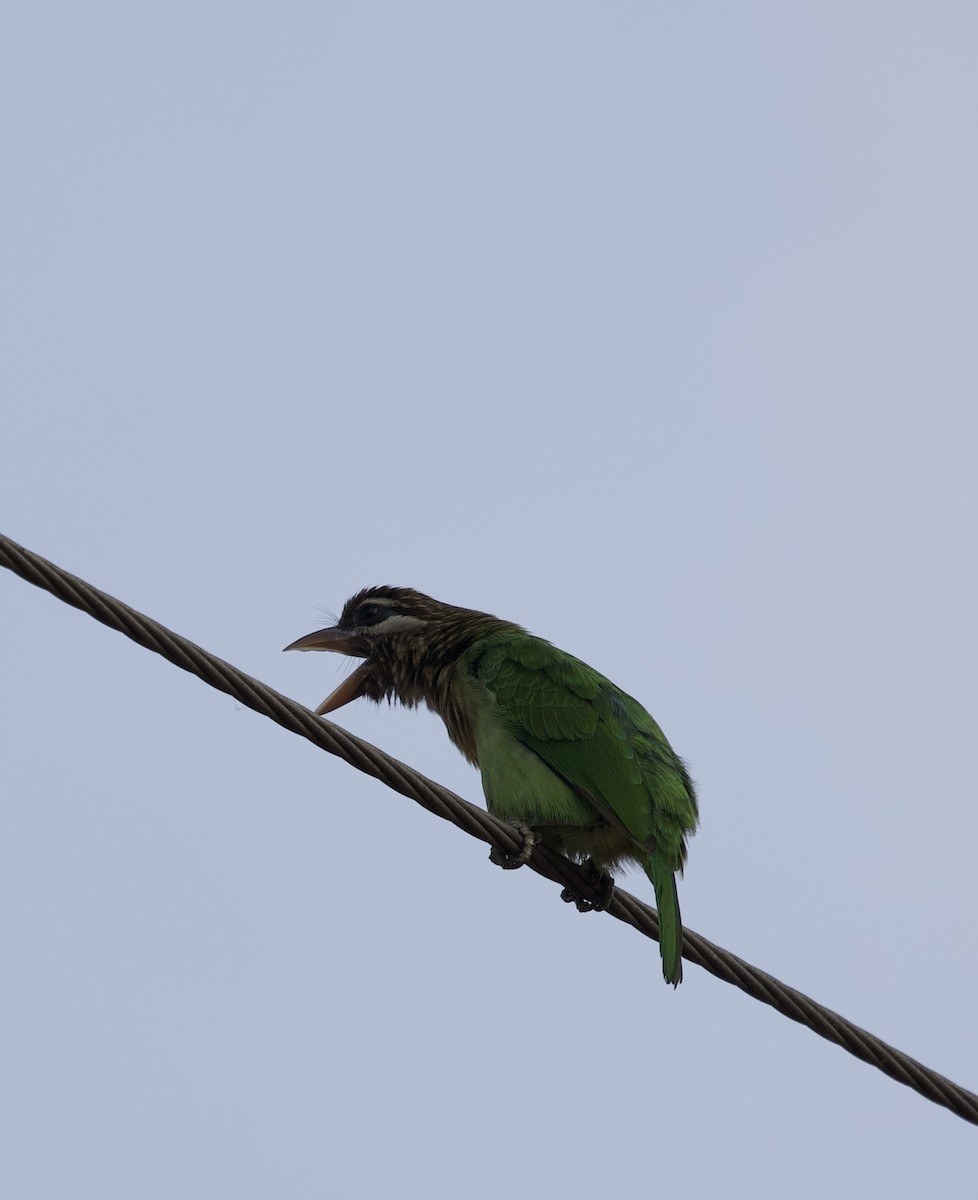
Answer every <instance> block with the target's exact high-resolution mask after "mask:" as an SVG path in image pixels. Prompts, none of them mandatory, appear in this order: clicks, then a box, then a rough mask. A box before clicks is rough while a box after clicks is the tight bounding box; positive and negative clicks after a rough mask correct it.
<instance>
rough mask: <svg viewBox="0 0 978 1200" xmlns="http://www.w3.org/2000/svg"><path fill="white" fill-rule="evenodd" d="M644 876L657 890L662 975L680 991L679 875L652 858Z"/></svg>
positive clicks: (681, 942) (681, 963)
mask: <svg viewBox="0 0 978 1200" xmlns="http://www.w3.org/2000/svg"><path fill="white" fill-rule="evenodd" d="M645 873H646V874H647V875H648V877H649V879H651V880H652V886H653V887H654V888H655V903H656V907H657V908H658V910H659V950H660V952H661V954H662V974H663V976H664V978H665V981H666V983H671V984H672V986H673V987H677V986H678V985H679V983H680V982H681V980H682V977H683V922H682V917H681V916H680V915H679V892H678V891H677V889H676V875H675V872H674V871H672V870H670V869H669V867H667V866H666V864H665V863H664V862H663V861H662V860H661V859H660V858H658V857H657V856H656V855H653V856H652V858H651V859H649V860H648V862H647V863H646V864H645Z"/></svg>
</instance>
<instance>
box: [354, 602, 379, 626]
mask: <svg viewBox="0 0 978 1200" xmlns="http://www.w3.org/2000/svg"><path fill="white" fill-rule="evenodd" d="M383 615H384V610H383V608H382V607H381V606H380V605H379V604H361V605H360V607H359V608H358V609H357V624H358V625H361V626H362V625H376V624H377V622H378V621H379V620H380V619H381V617H382V616H383Z"/></svg>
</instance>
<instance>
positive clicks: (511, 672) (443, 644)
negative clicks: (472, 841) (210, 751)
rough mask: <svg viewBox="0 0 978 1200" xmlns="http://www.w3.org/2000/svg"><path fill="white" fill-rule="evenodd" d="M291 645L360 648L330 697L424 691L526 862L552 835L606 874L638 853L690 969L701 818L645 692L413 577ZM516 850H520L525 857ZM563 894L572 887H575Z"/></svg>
mask: <svg viewBox="0 0 978 1200" xmlns="http://www.w3.org/2000/svg"><path fill="white" fill-rule="evenodd" d="M285 649H286V650H328V651H333V652H335V653H339V654H344V655H347V656H351V657H354V658H359V659H362V660H363V661H362V663H361V664H360V665H359V666H357V667H356V669H355V670H354V671H353V672H352V674H350V675H349V676H347V678H345V679H344V680H343V682H342V683H341V684H340V685H339V686H338V687H337V688H336V689H335V691H333V692H332V693H331V694H330V695H329V696H328V697H327V698H326V699H325V700H324V701H323V702H322V704H320V705H319V707H318V708H317V709H316V710H315V712H316V715H317V716H325V715H326V714H328V713H332V712H335V711H336V710H337V709H338V708H342V707H343V705H345V704H349V703H350V702H351V701H353V700H356V699H358V698H360V697H366V698H367V699H369V700H372V701H374V702H376V703H380V702H381V701H383V700H387V701H388V702H393V701H395V700H396V701H398V702H399V703H401V704H403V705H406V706H407V707H409V708H413V707H415V706H417V705H420V704H425V705H427V707H428V708H429V709H431V710H432V711H433V712H435V713H436V714H437V715H438V716H439V717H440V718H441V719H442V721H443V722H444V724H445V726H446V728H447V730H448V736H449V738H450V739H451V741H452V742H453V743H454V745H455V746H456V747H457V748H458V749H459V750H460V751H461V752H462V754H463V755H464V756H465V757H466V758H467V759H468V760H469V762H471V763H472V764H473V765H475V766H476V767H477V768H478V769H479V771H480V772H481V775H482V785H483V790H484V792H485V797H486V804H487V807H488V809H489V811H490V812H491V813H492V814H493V815H494V816H496V817H499V818H500V819H502V820H506V821H510V822H512V823H513V824H514V825H515V826H516V827H517V828H518V829H519V830H520V831H521V832H522V833H523V834H524V853H523V855H520V856H518V861H509V862H507V861H502V860H503V859H505V857H506V856H501V855H499V852H496V854H495V856H494V861H496V862H500V864H501V865H503V866H518V865H520V863H521V862H522V861H524V860H525V858H526V857H527V856H528V855H529V854H531V853H532V846H533V844H534V843H535V842H537V841H543V842H544V843H545V844H546V845H548V846H552V847H553V848H554V849H556V850H558V851H559V852H560V853H563V854H566V855H568V856H569V857H571V858H572V859H574V860H575V861H577V862H583V863H584V864H585V866H586V867H588V868H589V869H590V870H591V871H592V872H593V874H594V876H596V877H598V878H600V879H602V880H604V881H605V882H606V883H607V885H608V888H609V890H608V891H607V892H606V893H605V895H604V899H603V901H601V902H599V903H597V904H594V903H591V904H588V903H587V902H579V903H578V907H579V908H585V907H606V905H607V902H608V900H610V895H611V889H613V883H612V880H611V876H610V875H608V874H607V872H608V871H615V870H618V869H620V868H623V867H629V866H635V865H637V866H639V867H641V869H642V870H644V871H645V873H646V875H647V876H648V877H649V879H650V880H651V883H652V886H653V888H654V889H655V898H656V906H657V908H658V912H659V945H660V953H661V957H662V974H663V977H664V978H665V980H666V982H667V983H670V984H672V985H673V986H677V985H678V984H679V982H680V980H681V979H682V948H683V931H682V918H681V915H680V910H679V895H678V891H677V886H676V875H677V874H682V871H683V868H684V866H685V863H686V853H687V849H686V836H687V834H691V833H693V832H694V830H695V829H696V826H697V824H698V820H699V813H698V807H697V799H696V792H695V788H694V785H693V782H692V780H691V779H690V776H689V772H688V771H687V769H686V765H685V763H684V762H683V760H682V759H681V758H680V757H679V756H678V755H677V754H676V753H675V751H674V750H673V749H672V747H671V746H670V744H669V742H668V741H667V740H666V737H665V734H663V732H662V730H661V729H660V728H659V726H658V724H657V723H656V722H655V721H654V720H653V718H652V717H651V716H650V715H649V713H648V712H646V710H645V709H644V708H643V707H642V705H641V704H639V702H638V701H637V700H635V699H633V698H632V697H631V696H629V695H627V694H626V693H625V692H624V691H622V690H621V688H619V687H617V686H616V685H615V684H614V683H612V682H611V680H610V679H607V678H605V676H603V675H601V674H600V673H599V672H598V671H596V670H594V668H592V667H589V666H588V665H587V664H586V663H584V662H582V661H581V660H580V659H578V658H575V657H573V655H571V654H568V653H566V652H565V651H563V650H560V649H558V648H557V647H556V646H554V645H552V644H551V643H550V642H547V641H545V640H544V639H543V638H540V637H536V636H534V635H533V634H531V633H529V632H527V630H526V629H524V628H523V627H522V626H520V625H517V624H515V623H514V622H512V621H504V620H500V619H499V618H498V617H494V616H492V615H491V614H489V613H485V612H479V611H476V610H475V609H469V608H461V607H458V606H456V605H454V604H445V603H443V602H441V601H439V600H435V599H433V598H432V597H431V596H426V595H424V594H423V593H421V592H417V591H415V590H414V589H412V588H405V587H390V586H381V587H370V588H364V589H363V590H362V591H359V592H357V593H356V595H354V596H352V597H351V598H350V599H349V600H347V602H346V604H345V605H344V606H343V611H342V613H341V615H340V618H339V620H338V621H337V622H336V624H335V625H333V626H331V627H329V628H326V629H319V630H317V631H315V632H313V633H310V634H307V635H306V636H304V637H301V638H299V639H297V640H296V641H294V642H292V643H291V644H290V645H288V646H286V647H285ZM514 857H516V856H514ZM572 898H573V897H572V896H569V895H566V894H565V899H572Z"/></svg>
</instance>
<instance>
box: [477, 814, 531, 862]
mask: <svg viewBox="0 0 978 1200" xmlns="http://www.w3.org/2000/svg"><path fill="white" fill-rule="evenodd" d="M507 824H509V825H512V826H513V828H514V829H515V830H516V831H517V833H519V835H520V836H521V837H522V838H523V849H522V850H521V851H520V852H519V854H507V853H506V851H505V850H500V849H499V848H498V847H497V846H493V848H492V849H491V850H490V851H489V861H490V862H491V863H494V864H495V865H496V866H497V867H502V868H503V870H504V871H515V870H516V868H517V867H522V866H523V864H524V863H525V862H529V860H530V855H531V854H532V853H533V847H534V846H535V845H536V844H537V842H538V841H539V840H540V838H539V837H538V836H537V834H535V833H534V832H533V830H532V829H531V828H530V827H529V825H527V823H526V822H525V821H519V820H517V819H516V818H514V819H513V820H512V821H508V822H507Z"/></svg>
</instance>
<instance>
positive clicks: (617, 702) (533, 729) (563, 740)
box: [472, 633, 696, 870]
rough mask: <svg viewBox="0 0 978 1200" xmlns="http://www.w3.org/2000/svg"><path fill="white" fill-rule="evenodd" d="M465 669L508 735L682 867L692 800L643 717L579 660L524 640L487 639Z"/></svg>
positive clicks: (682, 774) (681, 770)
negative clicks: (490, 699)
mask: <svg viewBox="0 0 978 1200" xmlns="http://www.w3.org/2000/svg"><path fill="white" fill-rule="evenodd" d="M479 651H480V653H479V655H478V658H477V659H476V660H475V662H474V663H473V664H472V666H473V673H474V674H475V676H476V678H477V679H478V680H479V681H480V682H481V683H482V684H483V685H484V686H485V687H486V688H487V689H488V690H489V692H490V693H491V694H492V696H493V698H494V699H495V701H496V704H497V706H498V708H499V710H500V712H501V714H502V715H503V716H504V718H505V719H506V721H507V722H508V723H509V726H510V730H511V732H512V734H513V735H514V736H515V737H516V738H517V739H518V740H519V741H520V742H522V743H523V745H525V746H526V747H527V748H528V749H530V750H532V751H533V752H534V754H536V755H538V756H539V757H540V758H541V759H542V760H543V761H544V762H545V763H546V764H547V766H548V767H550V769H551V770H552V771H554V772H555V773H556V774H558V775H560V776H561V778H563V779H564V780H565V781H566V782H567V783H568V784H569V785H570V786H571V787H572V788H573V789H574V790H575V791H576V792H578V794H581V793H584V794H585V796H586V798H587V799H588V801H589V802H590V803H591V804H593V805H594V808H595V811H596V813H597V815H599V816H600V817H602V818H604V819H605V820H606V821H608V822H609V823H610V824H613V825H615V826H616V827H618V828H619V829H621V830H622V831H623V832H625V833H627V835H628V836H629V837H630V838H631V839H632V840H633V841H634V842H635V843H636V855H635V857H636V858H640V857H641V855H642V852H645V853H648V852H650V851H653V850H657V851H658V852H659V853H660V854H661V855H662V856H663V858H664V859H665V860H666V861H667V862H668V863H669V864H670V867H671V869H672V870H679V869H681V867H682V865H683V863H684V862H685V857H686V851H685V834H686V832H687V831H691V830H692V829H693V828H695V825H696V799H695V793H694V791H693V786H692V783H691V781H690V779H689V775H688V774H687V772H686V768H685V766H684V765H683V762H682V760H681V759H680V758H679V756H678V755H677V754H676V753H675V752H674V751H673V749H672V747H671V746H670V745H669V743H668V742H667V741H666V738H665V735H664V734H663V732H662V730H661V729H660V728H659V726H658V725H657V724H656V722H655V721H654V720H653V719H652V717H651V716H650V715H649V714H648V713H647V712H646V711H645V709H644V708H643V707H642V706H641V705H640V704H639V703H638V701H637V700H633V699H632V697H631V696H628V695H626V694H625V693H624V692H623V691H622V690H621V689H620V688H618V687H616V686H615V685H614V684H613V683H612V682H611V681H610V680H609V679H606V678H605V677H604V676H603V675H601V674H599V673H598V672H597V671H595V670H593V669H592V668H591V667H589V666H588V665H587V664H586V663H583V662H581V661H580V659H577V658H574V657H573V656H572V655H570V654H566V653H564V652H563V651H562V650H558V649H557V648H556V646H552V645H551V644H550V643H549V642H545V641H543V640H542V639H541V638H535V637H531V636H530V635H529V634H511V633H505V634H498V635H495V636H493V637H490V638H486V639H485V641H484V642H483V643H481V645H480V647H479Z"/></svg>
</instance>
